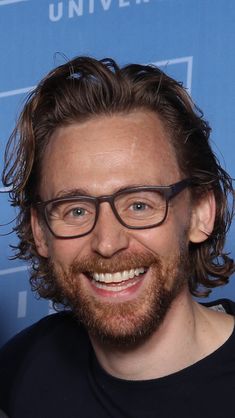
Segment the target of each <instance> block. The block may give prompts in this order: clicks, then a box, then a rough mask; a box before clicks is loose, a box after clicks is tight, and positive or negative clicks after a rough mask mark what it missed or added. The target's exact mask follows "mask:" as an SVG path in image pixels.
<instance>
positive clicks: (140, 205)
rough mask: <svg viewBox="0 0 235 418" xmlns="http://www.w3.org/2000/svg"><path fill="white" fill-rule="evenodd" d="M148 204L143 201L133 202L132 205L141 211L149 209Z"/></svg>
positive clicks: (134, 208) (137, 210) (135, 209)
mask: <svg viewBox="0 0 235 418" xmlns="http://www.w3.org/2000/svg"><path fill="white" fill-rule="evenodd" d="M147 206H148V205H146V203H143V202H136V203H133V205H132V207H133V210H134V211H136V212H140V211H143V210H145V209H147Z"/></svg>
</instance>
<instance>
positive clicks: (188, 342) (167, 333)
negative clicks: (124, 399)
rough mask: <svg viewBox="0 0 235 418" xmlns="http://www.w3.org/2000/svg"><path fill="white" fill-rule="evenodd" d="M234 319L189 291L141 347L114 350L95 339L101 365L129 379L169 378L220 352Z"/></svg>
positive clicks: (108, 370)
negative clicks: (210, 308) (217, 350)
mask: <svg viewBox="0 0 235 418" xmlns="http://www.w3.org/2000/svg"><path fill="white" fill-rule="evenodd" d="M232 329H233V319H232V317H230V316H229V315H226V314H223V313H218V312H214V311H211V310H209V309H207V308H204V307H202V306H201V305H199V304H197V303H196V302H194V301H193V300H192V297H191V295H190V294H189V292H188V290H186V289H185V290H183V292H182V293H181V294H180V295H178V297H177V298H176V299H175V300H174V302H173V303H172V305H171V308H170V309H169V311H168V313H167V315H166V317H165V319H164V321H163V323H162V325H161V326H160V327H159V328H158V329H157V330H156V331H155V332H154V333H153V334H152V335H151V336H150V337H149V338H148V339H147V340H146V341H144V342H143V343H142V344H141V345H138V346H137V347H131V348H130V349H129V350H128V349H125V350H121V349H119V348H117V349H115V348H113V347H112V348H110V347H109V346H106V345H104V344H102V342H100V341H99V340H97V339H94V338H93V337H90V338H91V342H92V345H93V348H94V350H95V353H96V356H97V359H98V361H99V363H100V364H101V366H102V367H103V368H104V369H105V370H106V371H107V372H108V373H109V374H111V375H113V376H115V377H118V378H121V379H127V380H148V379H154V378H158V377H163V376H167V375H169V374H172V373H175V372H177V371H179V370H182V369H184V368H185V367H188V366H190V365H192V364H194V363H195V362H197V361H198V360H200V359H202V358H204V357H206V356H207V355H208V354H210V353H212V352H213V351H214V350H216V349H217V348H218V347H219V346H220V345H222V344H223V343H224V342H225V341H226V339H227V338H228V337H229V335H230V334H231V332H232Z"/></svg>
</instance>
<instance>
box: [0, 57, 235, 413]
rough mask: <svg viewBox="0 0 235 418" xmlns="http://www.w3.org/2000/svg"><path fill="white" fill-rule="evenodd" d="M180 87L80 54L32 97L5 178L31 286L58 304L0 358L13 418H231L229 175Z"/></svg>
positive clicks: (5, 404) (234, 379)
mask: <svg viewBox="0 0 235 418" xmlns="http://www.w3.org/2000/svg"><path fill="white" fill-rule="evenodd" d="M209 133H210V128H209V126H208V124H207V123H206V122H205V121H204V120H203V118H202V116H201V114H200V112H199V111H198V109H197V108H196V107H195V106H194V105H193V103H192V101H191V100H190V98H189V96H188V95H187V93H186V92H185V90H184V89H183V88H182V86H181V85H180V84H178V83H177V82H176V81H174V80H173V79H171V78H170V77H168V76H166V75H165V74H164V73H163V72H161V71H160V70H159V69H157V68H155V67H152V66H141V65H129V66H127V67H125V68H123V69H119V67H118V66H117V64H116V63H115V62H114V61H112V60H109V59H107V60H102V61H97V60H94V59H92V58H86V57H78V58H75V59H74V60H72V61H70V62H68V63H66V64H64V65H62V66H60V67H58V68H56V69H55V70H53V71H52V72H51V73H50V74H49V75H48V76H47V77H46V78H45V79H44V80H42V82H41V83H40V84H39V86H38V87H37V88H36V90H35V91H34V92H33V93H32V94H31V95H30V97H29V99H28V102H27V103H26V105H25V108H24V110H23V112H22V114H21V116H20V119H19V122H18V124H17V127H16V129H15V131H14V133H13V136H12V137H11V139H10V142H9V144H8V148H7V156H6V164H5V169H4V173H3V181H4V184H5V185H6V186H11V187H12V192H11V197H12V202H13V205H14V206H17V207H18V208H19V216H18V223H17V227H16V231H17V233H18V236H19V244H18V257H19V258H21V259H24V260H30V262H31V265H32V271H31V284H32V287H33V289H34V290H35V291H36V292H37V293H38V294H39V295H40V296H42V297H44V298H48V299H52V300H53V302H54V303H55V304H62V305H64V306H66V307H69V308H70V310H68V309H66V310H65V311H64V312H60V313H58V314H55V315H52V316H50V317H47V318H44V319H42V320H41V321H39V322H38V323H37V324H35V325H33V326H32V327H30V328H29V329H27V330H25V331H23V333H20V334H19V335H18V336H16V337H15V338H14V339H13V340H12V341H11V342H9V343H8V344H7V345H6V347H5V348H3V350H2V353H1V357H0V373H1V375H2V377H3V378H2V382H4V384H2V387H1V391H0V393H1V395H0V396H1V403H0V405H1V407H2V408H3V409H4V410H5V411H6V413H8V414H9V416H10V417H11V418H15V417H22V418H23V417H24V418H27V417H30V418H32V417H34V418H39V417H40V418H47V417H48V418H49V417H60V418H73V417H83V418H87V417H89V418H93V417H99V418H105V417H107V418H108V417H109V418H110V417H112V418H113V417H114V418H115V417H133V418H138V417H143V418H146V417H149V418H150V417H161V418H165V417H167V418H170V417H181V418H183V417H185V418H189V417H190V418H194V417H197V418H198V417H207V418H210V417H213V418H215V417H217V418H221V417H223V416H224V417H226V418H228V417H231V418H232V417H234V416H235V403H234V400H233V394H234V390H235V332H234V318H233V313H234V304H233V303H232V302H230V301H227V300H223V301H219V302H218V301H217V302H215V303H213V304H211V305H213V306H212V309H209V308H208V307H205V306H203V305H201V304H198V303H197V302H195V301H194V300H193V298H192V295H194V296H206V295H208V293H209V291H210V289H211V288H213V287H216V286H220V285H223V284H225V283H227V281H228V278H229V276H230V275H231V274H232V272H233V271H234V264H233V261H232V260H231V259H230V258H229V257H228V255H226V254H225V253H224V252H223V246H224V240H225V234H226V230H227V227H228V226H229V224H230V222H231V216H232V214H231V210H230V209H229V206H228V200H227V197H228V195H229V194H230V193H232V182H231V178H230V177H229V175H228V174H227V173H226V172H225V171H224V170H223V169H222V168H221V166H220V164H219V162H218V161H217V160H216V158H215V155H214V154H213V152H212V150H211V147H210V144H209Z"/></svg>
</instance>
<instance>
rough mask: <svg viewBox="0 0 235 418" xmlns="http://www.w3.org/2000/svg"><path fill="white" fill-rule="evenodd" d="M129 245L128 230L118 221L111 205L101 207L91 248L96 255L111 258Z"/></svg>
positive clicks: (104, 203) (106, 204) (93, 232)
mask: <svg viewBox="0 0 235 418" xmlns="http://www.w3.org/2000/svg"><path fill="white" fill-rule="evenodd" d="M128 245H129V234H128V231H127V229H126V228H125V227H124V226H123V225H121V224H120V223H119V221H118V220H117V219H116V217H115V215H114V213H113V211H112V209H111V207H110V205H109V203H107V202H103V203H101V205H100V210H99V217H98V220H97V223H96V226H95V228H94V230H93V231H92V237H91V247H92V250H93V251H95V252H96V253H99V254H100V255H102V256H103V257H106V258H110V257H112V256H113V255H114V254H116V253H118V252H119V251H122V250H125V249H127V248H128Z"/></svg>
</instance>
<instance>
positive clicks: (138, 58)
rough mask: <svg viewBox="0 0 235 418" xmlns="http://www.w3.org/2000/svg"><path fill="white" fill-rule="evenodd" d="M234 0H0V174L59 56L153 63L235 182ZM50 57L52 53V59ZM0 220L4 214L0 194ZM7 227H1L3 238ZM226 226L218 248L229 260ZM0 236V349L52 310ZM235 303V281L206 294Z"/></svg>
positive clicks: (7, 212) (10, 240)
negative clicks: (172, 83)
mask: <svg viewBox="0 0 235 418" xmlns="http://www.w3.org/2000/svg"><path fill="white" fill-rule="evenodd" d="M234 22H235V2H234V0H226V1H225V0H216V1H214V0H196V1H195V0H76V1H75V0H63V1H58V0H40V1H39V0H0V59H1V65H0V170H1V169H2V162H3V152H4V146H5V143H6V140H7V138H8V136H9V133H10V132H11V130H12V128H13V126H14V123H15V120H16V117H17V115H18V114H19V111H20V109H21V107H22V104H23V101H24V98H25V95H26V93H27V92H28V91H29V90H30V89H31V88H32V87H33V86H34V85H35V84H37V82H38V81H39V80H40V79H41V78H42V77H43V76H44V75H45V74H46V73H47V72H48V71H49V70H50V69H51V68H52V67H54V66H57V65H59V64H61V63H63V62H64V57H63V55H65V56H66V57H68V58H72V57H74V56H75V55H93V56H95V57H97V58H103V57H107V56H110V57H113V58H115V59H116V60H117V61H118V62H119V63H120V64H127V63H132V62H139V63H157V64H158V65H159V66H161V67H162V68H163V69H165V71H166V72H168V73H169V74H171V75H172V76H174V77H175V78H176V79H177V80H179V81H182V82H183V83H184V85H185V86H186V87H187V88H188V90H189V92H190V93H191V95H192V97H193V99H194V100H195V101H196V103H198V104H199V106H200V107H201V108H202V109H203V110H204V113H205V117H206V119H208V120H209V121H210V123H211V125H212V128H213V133H212V142H213V147H214V149H215V151H216V153H217V155H218V157H219V159H220V160H222V161H223V164H224V166H225V167H226V169H227V170H228V171H229V172H230V173H231V175H232V176H233V177H234V176H235V164H234V162H235V156H234V144H233V140H234V139H233V138H234V134H235V117H234V105H235V83H234V73H235V54H234V45H235V30H234ZM57 52H58V53H59V54H57ZM0 188H1V189H2V185H1V184H0ZM0 208H1V209H0V223H6V222H9V221H10V220H12V219H13V218H14V212H13V210H12V209H10V208H9V204H8V197H7V195H6V194H0ZM9 230H10V226H5V227H4V228H2V232H6V233H7V232H8V231H9ZM233 234H234V228H232V229H231V231H230V234H229V236H228V239H227V244H226V245H227V249H228V251H231V252H232V254H233V255H234V256H235V244H234V240H233ZM14 242H16V238H15V237H14V236H13V235H8V236H4V237H1V238H0V248H1V253H0V344H1V343H3V342H4V341H5V340H6V339H8V338H9V337H10V336H12V335H13V334H15V333H16V332H17V331H18V330H20V329H22V328H24V327H25V326H27V325H29V324H31V323H32V322H34V321H35V320H37V319H38V318H40V317H42V316H44V315H47V314H48V313H51V312H53V309H52V307H51V305H50V303H48V302H47V301H37V300H35V297H34V296H33V294H32V293H31V291H30V289H29V285H28V273H27V265H25V264H23V263H20V262H19V261H12V260H9V256H11V255H12V251H11V249H10V247H9V245H10V244H14ZM224 296H226V297H230V298H233V299H235V280H234V279H233V280H231V282H230V284H229V285H228V286H226V287H224V288H220V289H217V290H216V291H214V292H213V295H212V296H211V298H216V297H224Z"/></svg>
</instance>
